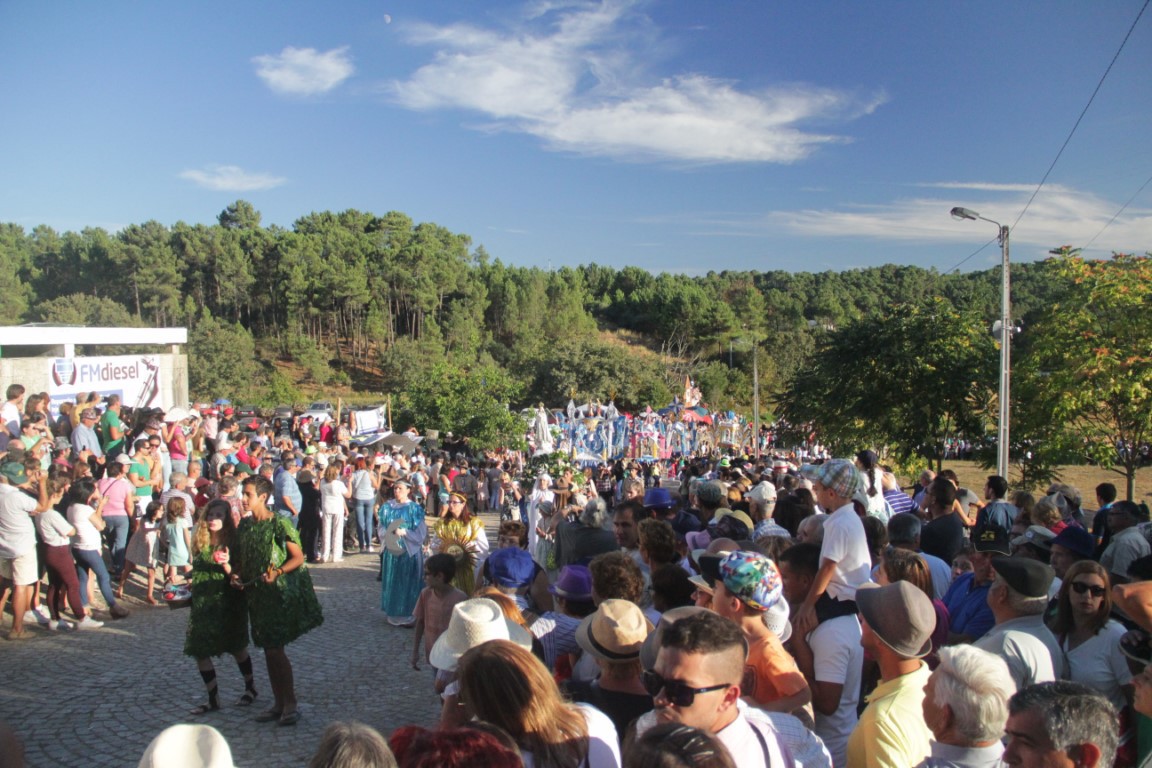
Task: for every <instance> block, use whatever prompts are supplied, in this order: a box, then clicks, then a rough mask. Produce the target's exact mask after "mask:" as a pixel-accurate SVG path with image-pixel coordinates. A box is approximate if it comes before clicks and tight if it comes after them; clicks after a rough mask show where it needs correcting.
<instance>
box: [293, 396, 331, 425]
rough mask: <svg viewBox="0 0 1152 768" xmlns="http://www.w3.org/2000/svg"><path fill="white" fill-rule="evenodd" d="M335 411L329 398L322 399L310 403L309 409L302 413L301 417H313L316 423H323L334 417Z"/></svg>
mask: <svg viewBox="0 0 1152 768" xmlns="http://www.w3.org/2000/svg"><path fill="white" fill-rule="evenodd" d="M333 413H334V411H333V408H332V403H329V402H328V401H327V400H321V401H319V402H315V403H312V404H311V405H309V406H308V410H306V411H304V413H302V414H300V418H302V419H304V418H308V419H312V421H313V422H314V423H316V424H323V423H324V422H326V421H328V420H330V419H331V418H332V414H333Z"/></svg>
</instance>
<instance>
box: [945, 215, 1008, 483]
mask: <svg viewBox="0 0 1152 768" xmlns="http://www.w3.org/2000/svg"><path fill="white" fill-rule="evenodd" d="M952 218H954V219H962V220H967V221H976V220H977V219H979V220H980V221H987V222H988V223H989V224H995V225H996V228H997V229H999V230H1000V256H1001V260H1002V262H1001V266H1002V272H1003V274H1002V276H1001V280H1000V428H999V433H998V436H997V444H996V474H998V475H1000V477H1003V478H1005V479H1007V478H1008V417H1009V410H1008V398H1009V391H1010V389H1011V383H1012V320H1011V317H1010V316H1011V314H1012V298H1011V296H1010V295H1009V290H1008V289H1009V278H1008V226H1007V225H1005V224H1001V223H1000V222H998V221H992V219H986V218H984V217H983V216H981V215H980V214H978V213H976V211H970V210H968V209H967V208H953V209H952Z"/></svg>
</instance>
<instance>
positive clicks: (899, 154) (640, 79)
mask: <svg viewBox="0 0 1152 768" xmlns="http://www.w3.org/2000/svg"><path fill="white" fill-rule="evenodd" d="M1143 4H1144V3H1143V0H1103V1H1101V0H1092V1H1090V2H1087V1H1086V2H1059V1H1054V2H1015V3H1003V2H995V1H989V2H984V1H982V0H981V1H974V2H966V3H939V2H912V1H909V2H882V1H881V2H872V3H860V2H803V3H778V2H767V1H766V0H756V1H753V2H740V1H737V2H726V1H724V0H721V2H716V3H702V2H699V0H667V1H663V2H660V1H656V0H652V1H650V2H629V1H627V0H612V1H608V2H548V1H546V0H545V1H542V2H504V1H503V0H489V1H488V2H475V1H474V0H473V1H465V0H453V1H449V0H420V2H416V1H415V0H379V1H377V2H349V1H344V0H332V2H327V3H319V2H303V1H299V0H277V1H276V2H273V1H272V0H245V2H235V0H233V1H232V2H217V1H216V0H202V1H198V2H191V1H190V0H185V1H184V2H154V3H143V2H135V3H128V2H119V1H118V0H108V1H107V2H100V3H87V2H58V3H28V2H25V3H21V2H0V90H2V92H3V93H4V94H5V95H6V98H5V99H4V103H5V110H4V114H3V117H2V118H0V142H2V145H3V147H4V148H5V151H4V158H3V160H0V221H5V222H15V223H18V224H21V225H23V226H24V227H25V228H26V229H31V228H32V227H34V226H36V225H38V224H48V225H50V226H52V227H55V228H56V229H58V230H61V231H63V230H73V231H78V230H80V229H83V228H84V227H88V226H99V227H104V228H106V229H109V230H111V231H115V230H118V229H120V228H121V227H123V226H125V225H127V224H132V223H140V222H143V221H147V220H149V219H156V220H158V221H160V222H162V223H165V224H169V225H171V224H174V223H176V222H177V221H187V222H205V223H211V222H213V221H214V220H215V217H216V215H217V214H218V213H219V212H220V211H221V210H222V209H223V208H224V207H225V206H226V205H228V204H229V203H231V202H233V201H234V200H237V199H245V200H248V201H250V202H251V203H252V204H253V205H255V207H256V208H257V210H259V211H260V212H261V213H262V214H263V220H264V223H265V224H278V225H281V226H285V227H290V226H291V224H292V222H293V221H294V220H295V219H296V218H298V217H300V216H303V215H305V214H307V213H310V212H312V211H322V210H332V211H339V210H344V209H347V208H356V209H359V210H363V211H371V212H373V213H377V214H383V213H385V212H387V211H390V210H398V211H402V212H404V213H406V214H408V215H410V216H411V217H412V218H413V219H415V220H416V221H432V222H435V223H437V224H440V225H443V226H445V227H447V228H449V229H451V230H453V231H455V232H462V233H467V234H469V235H471V236H472V238H473V242H474V244H476V245H480V244H483V245H484V247H485V248H486V249H487V250H488V252H489V253H490V254H491V255H492V256H493V257H497V258H500V259H501V260H502V261H504V262H505V263H510V264H517V265H536V266H541V267H548V266H552V267H558V266H561V265H576V264H582V263H589V262H597V263H601V264H611V265H614V266H617V267H622V266H625V265H636V266H640V267H643V268H646V269H650V270H652V271H674V272H685V273H689V274H702V273H705V272H707V271H709V270H717V271H719V270H725V269H731V270H740V269H754V270H770V269H784V270H789V271H823V270H827V269H832V270H843V269H850V268H854V267H866V266H873V265H879V264H885V263H896V264H913V265H918V266H922V267H935V268H936V269H939V270H941V271H946V270H950V269H952V268H954V267H956V266H958V265H959V266H960V269H962V270H969V269H985V268H988V267H989V266H993V265H995V264H996V263H998V262H999V249H998V248H997V247H996V246H995V243H992V244H991V245H990V246H989V247H987V248H985V249H984V250H983V251H981V252H980V253H978V254H977V255H975V256H972V257H971V258H967V257H969V256H970V255H971V254H972V253H973V252H974V251H976V250H977V249H978V248H979V247H980V246H981V245H982V244H984V243H986V242H988V241H990V240H992V239H994V237H995V234H996V230H995V228H994V227H993V226H992V225H991V224H986V223H984V222H970V221H955V220H953V219H951V218H950V217H949V215H948V212H949V210H950V209H951V207H952V206H954V205H961V206H965V207H968V208H971V209H974V210H976V211H979V212H980V213H981V214H982V215H984V216H986V217H988V218H990V219H994V220H997V221H1000V222H1002V223H1005V224H1012V223H1013V222H1015V221H1016V219H1017V217H1018V216H1019V215H1020V213H1021V211H1022V210H1023V209H1024V206H1025V204H1026V203H1027V201H1028V198H1029V197H1030V196H1031V195H1032V193H1033V191H1034V190H1035V188H1036V185H1037V183H1038V182H1039V181H1040V179H1041V178H1042V177H1043V175H1044V173H1045V171H1046V170H1047V169H1048V166H1049V165H1050V164H1051V162H1052V160H1053V159H1054V158H1055V157H1056V153H1057V152H1058V151H1059V149H1060V147H1061V145H1062V144H1063V142H1064V140H1065V138H1066V137H1067V135H1068V133H1069V131H1070V130H1071V129H1072V126H1073V124H1074V123H1075V121H1076V119H1077V117H1078V115H1079V114H1080V111H1081V110H1082V109H1083V108H1084V105H1085V104H1086V103H1087V101H1088V99H1089V97H1090V96H1091V95H1092V92H1093V90H1094V89H1095V88H1096V86H1097V83H1098V82H1099V80H1100V78H1101V76H1102V75H1103V74H1104V71H1105V69H1106V68H1107V67H1108V64H1109V62H1110V61H1111V60H1112V57H1113V56H1114V55H1115V53H1116V51H1117V49H1118V48H1119V46H1120V44H1121V41H1122V40H1123V39H1124V36H1125V35H1126V34H1127V33H1128V30H1129V28H1130V27H1131V25H1132V23H1133V21H1134V20H1135V19H1136V18H1137V14H1138V13H1140V10H1141V7H1142V6H1143ZM1150 71H1152V9H1150V10H1149V11H1147V12H1145V14H1144V16H1143V18H1141V20H1140V22H1139V23H1138V24H1137V25H1136V27H1135V30H1134V31H1133V32H1132V35H1131V37H1130V39H1129V40H1128V43H1127V45H1126V47H1125V48H1124V50H1123V52H1122V53H1121V55H1120V57H1119V58H1118V59H1117V61H1116V63H1115V65H1114V67H1113V69H1112V71H1111V73H1110V74H1109V76H1108V78H1107V80H1105V82H1104V84H1103V87H1102V88H1101V89H1100V92H1099V93H1098V95H1097V96H1096V99H1095V102H1094V103H1093V105H1092V107H1091V109H1090V110H1089V111H1088V113H1087V114H1086V115H1085V117H1084V119H1083V121H1082V122H1081V124H1080V125H1079V127H1078V129H1077V131H1076V133H1075V135H1074V136H1073V137H1072V140H1071V142H1070V143H1069V145H1068V147H1067V149H1066V150H1065V152H1064V154H1063V156H1062V158H1061V159H1060V162H1059V163H1058V164H1057V165H1056V167H1055V169H1054V170H1053V172H1052V174H1051V176H1050V177H1049V179H1048V181H1047V183H1046V185H1045V187H1044V189H1042V190H1041V192H1040V194H1039V195H1038V196H1037V197H1036V199H1035V201H1034V202H1033V203H1032V205H1031V207H1030V208H1029V209H1028V211H1027V213H1026V215H1025V216H1024V217H1023V218H1022V219H1021V220H1020V221H1019V224H1017V225H1016V227H1015V228H1014V230H1013V234H1012V255H1013V260H1014V261H1032V260H1035V259H1038V258H1041V257H1043V256H1044V255H1045V254H1046V253H1047V251H1048V250H1049V249H1050V248H1053V247H1057V246H1060V245H1064V244H1069V245H1073V246H1079V247H1083V246H1087V248H1088V250H1087V251H1086V253H1087V254H1088V255H1092V256H1105V255H1107V254H1108V253H1109V252H1111V251H1112V250H1122V251H1135V252H1144V251H1147V250H1150V249H1152V184H1148V185H1147V186H1144V188H1143V190H1142V191H1139V190H1141V187H1142V185H1145V184H1146V182H1148V180H1149V178H1150V177H1152V141H1150V139H1149V136H1152V130H1150V129H1152V77H1149V76H1148V75H1149V72H1150ZM1138 191H1139V193H1138ZM1137 193H1138V194H1137ZM1133 196H1135V197H1133ZM1126 203H1128V205H1127V208H1126V209H1125V210H1124V211H1123V213H1121V214H1120V215H1119V216H1118V217H1117V218H1116V219H1115V221H1114V222H1113V223H1111V225H1109V224H1108V222H1109V220H1110V219H1111V218H1112V217H1113V216H1114V215H1116V214H1117V212H1118V211H1120V210H1121V208H1122V207H1123V206H1125V204H1126Z"/></svg>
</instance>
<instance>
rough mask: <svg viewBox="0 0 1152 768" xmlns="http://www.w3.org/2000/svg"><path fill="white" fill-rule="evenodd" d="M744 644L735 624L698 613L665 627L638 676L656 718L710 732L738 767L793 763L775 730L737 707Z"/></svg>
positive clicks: (638, 726) (657, 720)
mask: <svg viewBox="0 0 1152 768" xmlns="http://www.w3.org/2000/svg"><path fill="white" fill-rule="evenodd" d="M747 648H748V646H747V644H746V642H745V640H744V634H743V632H742V631H741V630H740V627H739V626H738V625H736V624H735V623H733V622H731V621H729V620H727V619H725V618H723V617H721V616H719V615H717V614H715V613H711V612H706V611H701V612H699V613H696V614H694V615H692V616H688V617H687V618H683V619H680V620H679V621H676V622H674V623H673V624H671V625H669V626H668V627H666V628H665V629H664V630H663V633H662V634H661V636H660V651H659V654H658V655H657V657H656V664H655V667H654V668H653V669H652V670H649V671H647V672H645V673H644V674H643V676H642V682H643V683H644V687H645V689H646V690H647V691H648V692H649V693H650V694H651V695H652V697H653V703H654V704H655V710H654V713H653V714H654V715H655V718H654V719H655V722H656V723H681V724H683V725H690V726H692V727H694V728H700V729H701V730H704V731H708V732H709V733H711V734H714V735H715V736H716V738H718V739H719V740H720V742H721V743H722V744H724V746H725V747H727V749H728V751H729V753H731V755H732V758H733V760H734V761H735V762H736V764H737V765H739V766H741V768H760V767H761V766H763V767H764V768H768V766H773V767H775V766H789V765H794V764H795V763H794V761H793V760H792V758H791V756H790V755H789V756H787V757H786V755H787V754H788V753H787V750H785V749H784V748H783V747H782V746H781V744H780V741H779V737H778V736H777V735H776V732H775V730H774V728H773V727H772V726H771V725H770V724H769V723H767V722H766V721H764V720H759V719H757V720H756V721H755V722H753V720H750V719H749V718H748V717H746V716H745V710H743V709H741V707H740V706H739V702H740V680H741V677H742V675H743V673H744V661H745V657H746V656H747V653H748V651H747ZM647 719H648V716H645V718H641V721H644V720H647ZM644 724H645V723H643V722H640V723H638V725H637V731H640V730H642V729H643V725H644Z"/></svg>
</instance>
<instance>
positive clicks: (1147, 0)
mask: <svg viewBox="0 0 1152 768" xmlns="http://www.w3.org/2000/svg"><path fill="white" fill-rule="evenodd" d="M1150 2H1152V0H1144V5H1142V6H1141V7H1140V12H1139V13H1138V14H1136V18H1135V19H1134V20H1133V21H1132V26H1130V27H1129V28H1128V34H1126V35H1124V39H1123V40H1122V41H1121V42H1120V47H1119V48H1117V49H1116V55H1114V56H1113V57H1112V61H1110V62H1109V63H1108V68H1107V69H1105V70H1104V74H1103V75H1101V76H1100V82H1098V83H1096V88H1095V90H1093V91H1092V96H1090V97H1089V99H1088V103H1087V104H1085V105H1084V109H1082V110H1081V111H1080V116H1079V117H1077V118H1076V122H1075V124H1073V126H1072V130H1071V131H1069V132H1068V138H1066V139H1064V143H1063V144H1062V145H1061V146H1060V151H1059V152H1057V153H1056V157H1055V158H1054V159H1053V160H1052V164H1051V165H1049V166H1048V170H1047V171H1045V172H1044V178H1042V179H1040V183H1039V184H1038V185H1037V186H1036V190H1035V191H1034V192H1033V193H1032V197H1030V198H1028V202H1027V203H1025V205H1024V210H1022V211H1020V215H1019V216H1017V217H1016V221H1014V222H1012V227H1011V228H1012V229H1016V225H1017V224H1019V223H1020V220H1021V219H1022V218H1024V214H1025V213H1027V212H1028V209H1029V208H1030V207H1031V206H1032V201H1033V200H1035V199H1036V195H1038V194H1040V190H1041V189H1043V188H1044V184H1045V182H1047V181H1048V176H1049V175H1050V174H1051V173H1052V169H1053V168H1055V167H1056V163H1058V162H1060V156H1061V155H1063V154H1064V150H1065V149H1066V148H1067V147H1068V143H1069V142H1070V141H1072V136H1073V135H1075V133H1076V129H1077V128H1079V127H1080V121H1081V120H1083V119H1084V115H1086V114H1087V113H1088V109H1089V107H1091V106H1092V102H1093V101H1095V100H1096V94H1098V93H1100V88H1101V87H1102V86H1103V85H1104V81H1105V80H1106V79H1107V78H1108V73H1109V72H1111V71H1112V67H1113V66H1114V65H1115V64H1116V60H1117V59H1118V58H1120V53H1121V51H1123V50H1124V46H1125V45H1127V44H1128V38H1130V37H1131V36H1132V31H1133V30H1134V29H1136V25H1137V24H1139V23H1140V17H1141V16H1143V15H1144V11H1146V10H1147V9H1148V4H1149V3H1150ZM969 258H971V257H969Z"/></svg>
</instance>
